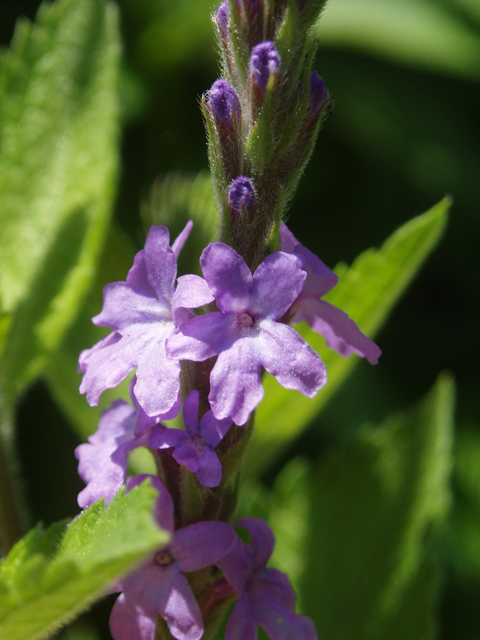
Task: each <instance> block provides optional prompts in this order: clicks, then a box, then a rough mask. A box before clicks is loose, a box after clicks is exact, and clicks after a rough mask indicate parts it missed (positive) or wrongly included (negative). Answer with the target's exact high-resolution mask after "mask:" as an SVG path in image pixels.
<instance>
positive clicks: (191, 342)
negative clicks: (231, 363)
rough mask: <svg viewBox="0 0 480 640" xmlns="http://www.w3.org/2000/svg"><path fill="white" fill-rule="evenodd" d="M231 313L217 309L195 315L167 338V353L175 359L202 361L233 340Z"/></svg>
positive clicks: (233, 318) (227, 346) (232, 318)
mask: <svg viewBox="0 0 480 640" xmlns="http://www.w3.org/2000/svg"><path fill="white" fill-rule="evenodd" d="M234 322H235V316H234V315H233V314H223V313H221V312H219V311H213V312H211V313H207V314H206V315H204V316H197V317H195V318H192V320H189V321H188V322H185V323H184V324H182V325H181V327H179V328H178V329H177V330H176V331H175V333H174V334H173V335H172V336H170V337H169V338H168V339H167V344H166V349H167V354H168V355H169V356H170V357H171V358H175V360H193V361H194V362H202V361H203V360H206V359H207V358H211V357H212V356H214V355H216V354H217V353H218V352H219V351H222V350H223V349H228V348H229V347H230V346H231V345H232V343H233V342H234V339H235V336H234V335H233V323H234Z"/></svg>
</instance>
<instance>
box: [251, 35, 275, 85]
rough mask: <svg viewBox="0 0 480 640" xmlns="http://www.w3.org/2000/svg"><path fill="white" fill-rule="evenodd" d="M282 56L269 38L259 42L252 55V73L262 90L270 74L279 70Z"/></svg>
mask: <svg viewBox="0 0 480 640" xmlns="http://www.w3.org/2000/svg"><path fill="white" fill-rule="evenodd" d="M279 66H280V56H279V55H278V51H277V50H276V49H275V45H274V44H273V42H270V41H269V40H267V41H266V42H261V43H260V44H257V45H256V46H255V47H253V49H252V53H251V55H250V73H251V74H252V77H253V80H254V82H255V84H256V85H257V87H258V88H259V89H260V91H262V92H263V91H265V90H266V88H267V85H268V81H269V80H270V76H271V75H274V74H275V73H276V72H277V71H278V67H279Z"/></svg>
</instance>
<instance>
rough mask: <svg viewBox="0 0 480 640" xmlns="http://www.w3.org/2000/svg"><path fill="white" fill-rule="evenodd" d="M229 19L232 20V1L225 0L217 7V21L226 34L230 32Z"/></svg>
mask: <svg viewBox="0 0 480 640" xmlns="http://www.w3.org/2000/svg"><path fill="white" fill-rule="evenodd" d="M229 20H230V3H229V1H228V0H224V1H223V2H222V4H221V5H220V6H219V7H218V9H217V23H218V26H219V27H220V30H221V32H222V34H223V35H224V36H225V35H227V33H228V22H229Z"/></svg>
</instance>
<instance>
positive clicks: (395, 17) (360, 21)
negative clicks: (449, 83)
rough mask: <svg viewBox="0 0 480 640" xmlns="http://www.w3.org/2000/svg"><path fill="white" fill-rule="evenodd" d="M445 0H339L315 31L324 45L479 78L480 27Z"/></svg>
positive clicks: (324, 15) (329, 7)
mask: <svg viewBox="0 0 480 640" xmlns="http://www.w3.org/2000/svg"><path fill="white" fill-rule="evenodd" d="M445 4H446V3H441V2H436V1H435V0H364V1H363V2H357V1H356V0H335V2H329V3H328V4H327V6H326V9H325V11H324V12H323V14H322V18H321V20H320V22H319V23H318V27H317V37H318V39H319V43H320V45H321V46H330V47H331V46H333V47H343V48H347V49H356V50H360V51H365V52H367V53H371V54H374V55H378V56H381V57H382V58H388V59H391V60H393V61H394V62H401V63H404V64H408V65H412V66H414V67H420V68H425V69H428V70H433V71H437V72H438V71H440V72H443V73H446V74H448V75H453V76H460V77H463V78H467V79H470V80H471V79H475V80H478V79H480V31H477V32H475V31H474V30H473V29H472V28H470V27H469V25H467V22H466V21H465V20H462V15H461V14H459V15H457V16H456V15H455V11H454V10H453V7H452V8H449V7H447V6H445ZM471 4H472V5H473V4H474V2H472V3H471ZM477 4H478V3H477ZM476 12H477V13H478V8H477V9H476Z"/></svg>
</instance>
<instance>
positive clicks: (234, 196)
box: [228, 176, 255, 213]
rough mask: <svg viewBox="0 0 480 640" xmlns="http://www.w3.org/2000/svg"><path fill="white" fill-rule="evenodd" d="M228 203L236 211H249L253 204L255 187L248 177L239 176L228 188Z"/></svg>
mask: <svg viewBox="0 0 480 640" xmlns="http://www.w3.org/2000/svg"><path fill="white" fill-rule="evenodd" d="M228 203H229V205H230V206H231V208H232V209H233V211H236V212H237V213H242V211H246V212H247V213H251V211H252V210H253V207H254V206H255V189H254V187H253V183H252V181H251V180H250V178H246V177H245V176H240V177H239V178H236V179H235V180H234V181H233V182H232V183H231V185H230V187H229V188H228Z"/></svg>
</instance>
